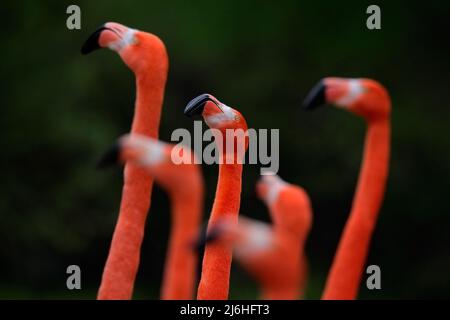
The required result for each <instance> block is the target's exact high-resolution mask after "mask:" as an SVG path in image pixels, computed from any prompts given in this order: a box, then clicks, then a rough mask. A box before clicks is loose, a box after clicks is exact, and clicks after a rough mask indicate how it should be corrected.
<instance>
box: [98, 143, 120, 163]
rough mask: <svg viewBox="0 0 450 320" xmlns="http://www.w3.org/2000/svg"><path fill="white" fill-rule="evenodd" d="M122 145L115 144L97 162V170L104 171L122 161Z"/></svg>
mask: <svg viewBox="0 0 450 320" xmlns="http://www.w3.org/2000/svg"><path fill="white" fill-rule="evenodd" d="M120 149H121V148H120V145H119V143H115V144H113V145H112V146H111V147H109V148H108V150H106V151H105V152H104V153H103V155H102V156H101V157H100V159H99V161H98V162H97V169H104V168H107V167H110V166H113V165H116V164H118V163H119V161H120Z"/></svg>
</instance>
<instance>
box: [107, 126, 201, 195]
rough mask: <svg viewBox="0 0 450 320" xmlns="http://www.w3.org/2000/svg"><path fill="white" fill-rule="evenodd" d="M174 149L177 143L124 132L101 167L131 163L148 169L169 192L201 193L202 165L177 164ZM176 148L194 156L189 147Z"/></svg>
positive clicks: (180, 151) (179, 151)
mask: <svg viewBox="0 0 450 320" xmlns="http://www.w3.org/2000/svg"><path fill="white" fill-rule="evenodd" d="M173 150H174V146H173V145H170V144H167V143H164V142H161V141H159V140H156V139H153V138H150V137H147V136H144V135H139V134H129V135H124V136H122V137H121V138H120V139H119V140H118V141H117V142H116V143H115V144H114V145H113V146H112V147H111V148H110V149H109V150H108V151H107V152H105V153H104V155H103V156H102V158H101V159H100V161H99V163H98V167H100V168H101V167H106V166H109V165H113V164H117V163H125V162H126V163H131V164H134V165H137V166H140V167H143V168H145V169H146V171H147V172H148V173H150V174H151V175H152V176H153V177H154V178H155V180H156V181H157V182H158V183H159V184H160V185H161V186H162V187H163V188H165V189H166V190H167V191H169V192H176V193H178V194H183V195H185V194H192V193H195V192H200V190H201V189H202V188H203V186H202V180H201V173H200V169H199V167H198V166H196V165H195V164H194V162H188V163H175V162H174V161H173V160H172V151H173ZM176 151H177V152H178V153H179V155H180V156H181V157H182V156H183V153H184V152H186V153H188V154H187V155H186V156H189V157H191V158H192V157H193V156H194V155H193V153H192V151H191V150H190V149H189V148H188V147H184V146H183V147H182V149H177V150H176ZM186 186H190V187H189V188H186Z"/></svg>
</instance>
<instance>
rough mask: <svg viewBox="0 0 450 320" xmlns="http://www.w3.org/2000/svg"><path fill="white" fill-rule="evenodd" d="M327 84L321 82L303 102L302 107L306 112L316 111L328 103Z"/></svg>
mask: <svg viewBox="0 0 450 320" xmlns="http://www.w3.org/2000/svg"><path fill="white" fill-rule="evenodd" d="M325 89H326V86H325V83H324V81H323V80H320V81H319V82H318V83H317V84H316V85H315V86H314V87H313V88H312V89H311V91H309V93H308V95H307V96H306V98H305V99H304V100H303V103H302V107H303V109H305V110H308V111H309V110H314V109H315V108H317V107H318V106H321V105H324V104H325V103H326V99H325Z"/></svg>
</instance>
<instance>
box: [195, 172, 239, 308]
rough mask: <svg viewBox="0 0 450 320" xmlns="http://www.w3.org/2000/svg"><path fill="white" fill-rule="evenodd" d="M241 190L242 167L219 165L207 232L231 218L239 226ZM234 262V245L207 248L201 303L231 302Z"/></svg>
mask: <svg viewBox="0 0 450 320" xmlns="http://www.w3.org/2000/svg"><path fill="white" fill-rule="evenodd" d="M241 187H242V164H220V165H219V179H218V181H217V189H216V197H215V199H214V204H213V208H212V211H211V216H210V218H209V224H208V229H209V228H211V226H213V225H214V224H215V223H216V222H217V220H220V219H222V218H224V217H227V218H232V219H233V220H235V222H236V223H237V220H238V216H239V206H240V200H241ZM231 260H232V247H231V244H228V243H221V242H213V243H209V244H207V245H206V248H205V254H204V257H203V266H202V275H201V279H200V284H199V288H198V293H197V298H198V299H200V300H205V299H214V300H225V299H228V290H229V281H230V268H231Z"/></svg>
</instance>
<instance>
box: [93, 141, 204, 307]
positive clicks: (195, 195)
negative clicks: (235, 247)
mask: <svg viewBox="0 0 450 320" xmlns="http://www.w3.org/2000/svg"><path fill="white" fill-rule="evenodd" d="M174 148H175V146H174V145H172V144H167V143H164V142H162V141H158V140H156V139H152V138H148V137H146V136H143V135H138V134H133V135H125V136H122V137H121V138H120V139H119V140H118V143H117V144H116V145H114V146H113V147H112V148H111V149H110V150H109V151H108V152H106V153H105V155H104V157H103V158H102V159H101V161H100V165H101V166H105V165H108V164H113V163H116V162H117V161H118V160H120V161H122V162H130V163H133V164H135V165H137V166H139V167H143V168H145V170H147V171H148V172H149V173H150V174H151V175H152V177H153V178H154V179H155V181H156V183H158V184H159V185H161V186H162V187H163V188H164V189H165V190H166V191H167V192H168V193H169V197H170V199H171V203H172V205H171V206H172V214H171V215H172V227H171V236H170V241H169V252H168V256H167V262H166V266H165V271H164V277H163V283H162V290H161V298H162V299H163V300H188V299H192V298H193V297H194V283H195V280H196V261H197V254H196V253H195V252H194V251H193V250H191V247H190V246H189V243H190V242H191V241H192V239H193V238H194V237H195V235H196V234H198V232H199V225H200V220H201V214H202V204H203V189H204V188H203V178H202V175H201V171H200V168H199V166H198V165H196V164H194V163H195V162H194V161H191V162H189V163H181V164H175V163H174V162H173V161H172V157H171V155H172V152H174V151H175V149H174ZM177 152H179V153H183V155H182V156H183V157H189V158H192V152H191V150H190V149H188V148H187V147H182V149H178V150H177Z"/></svg>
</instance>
